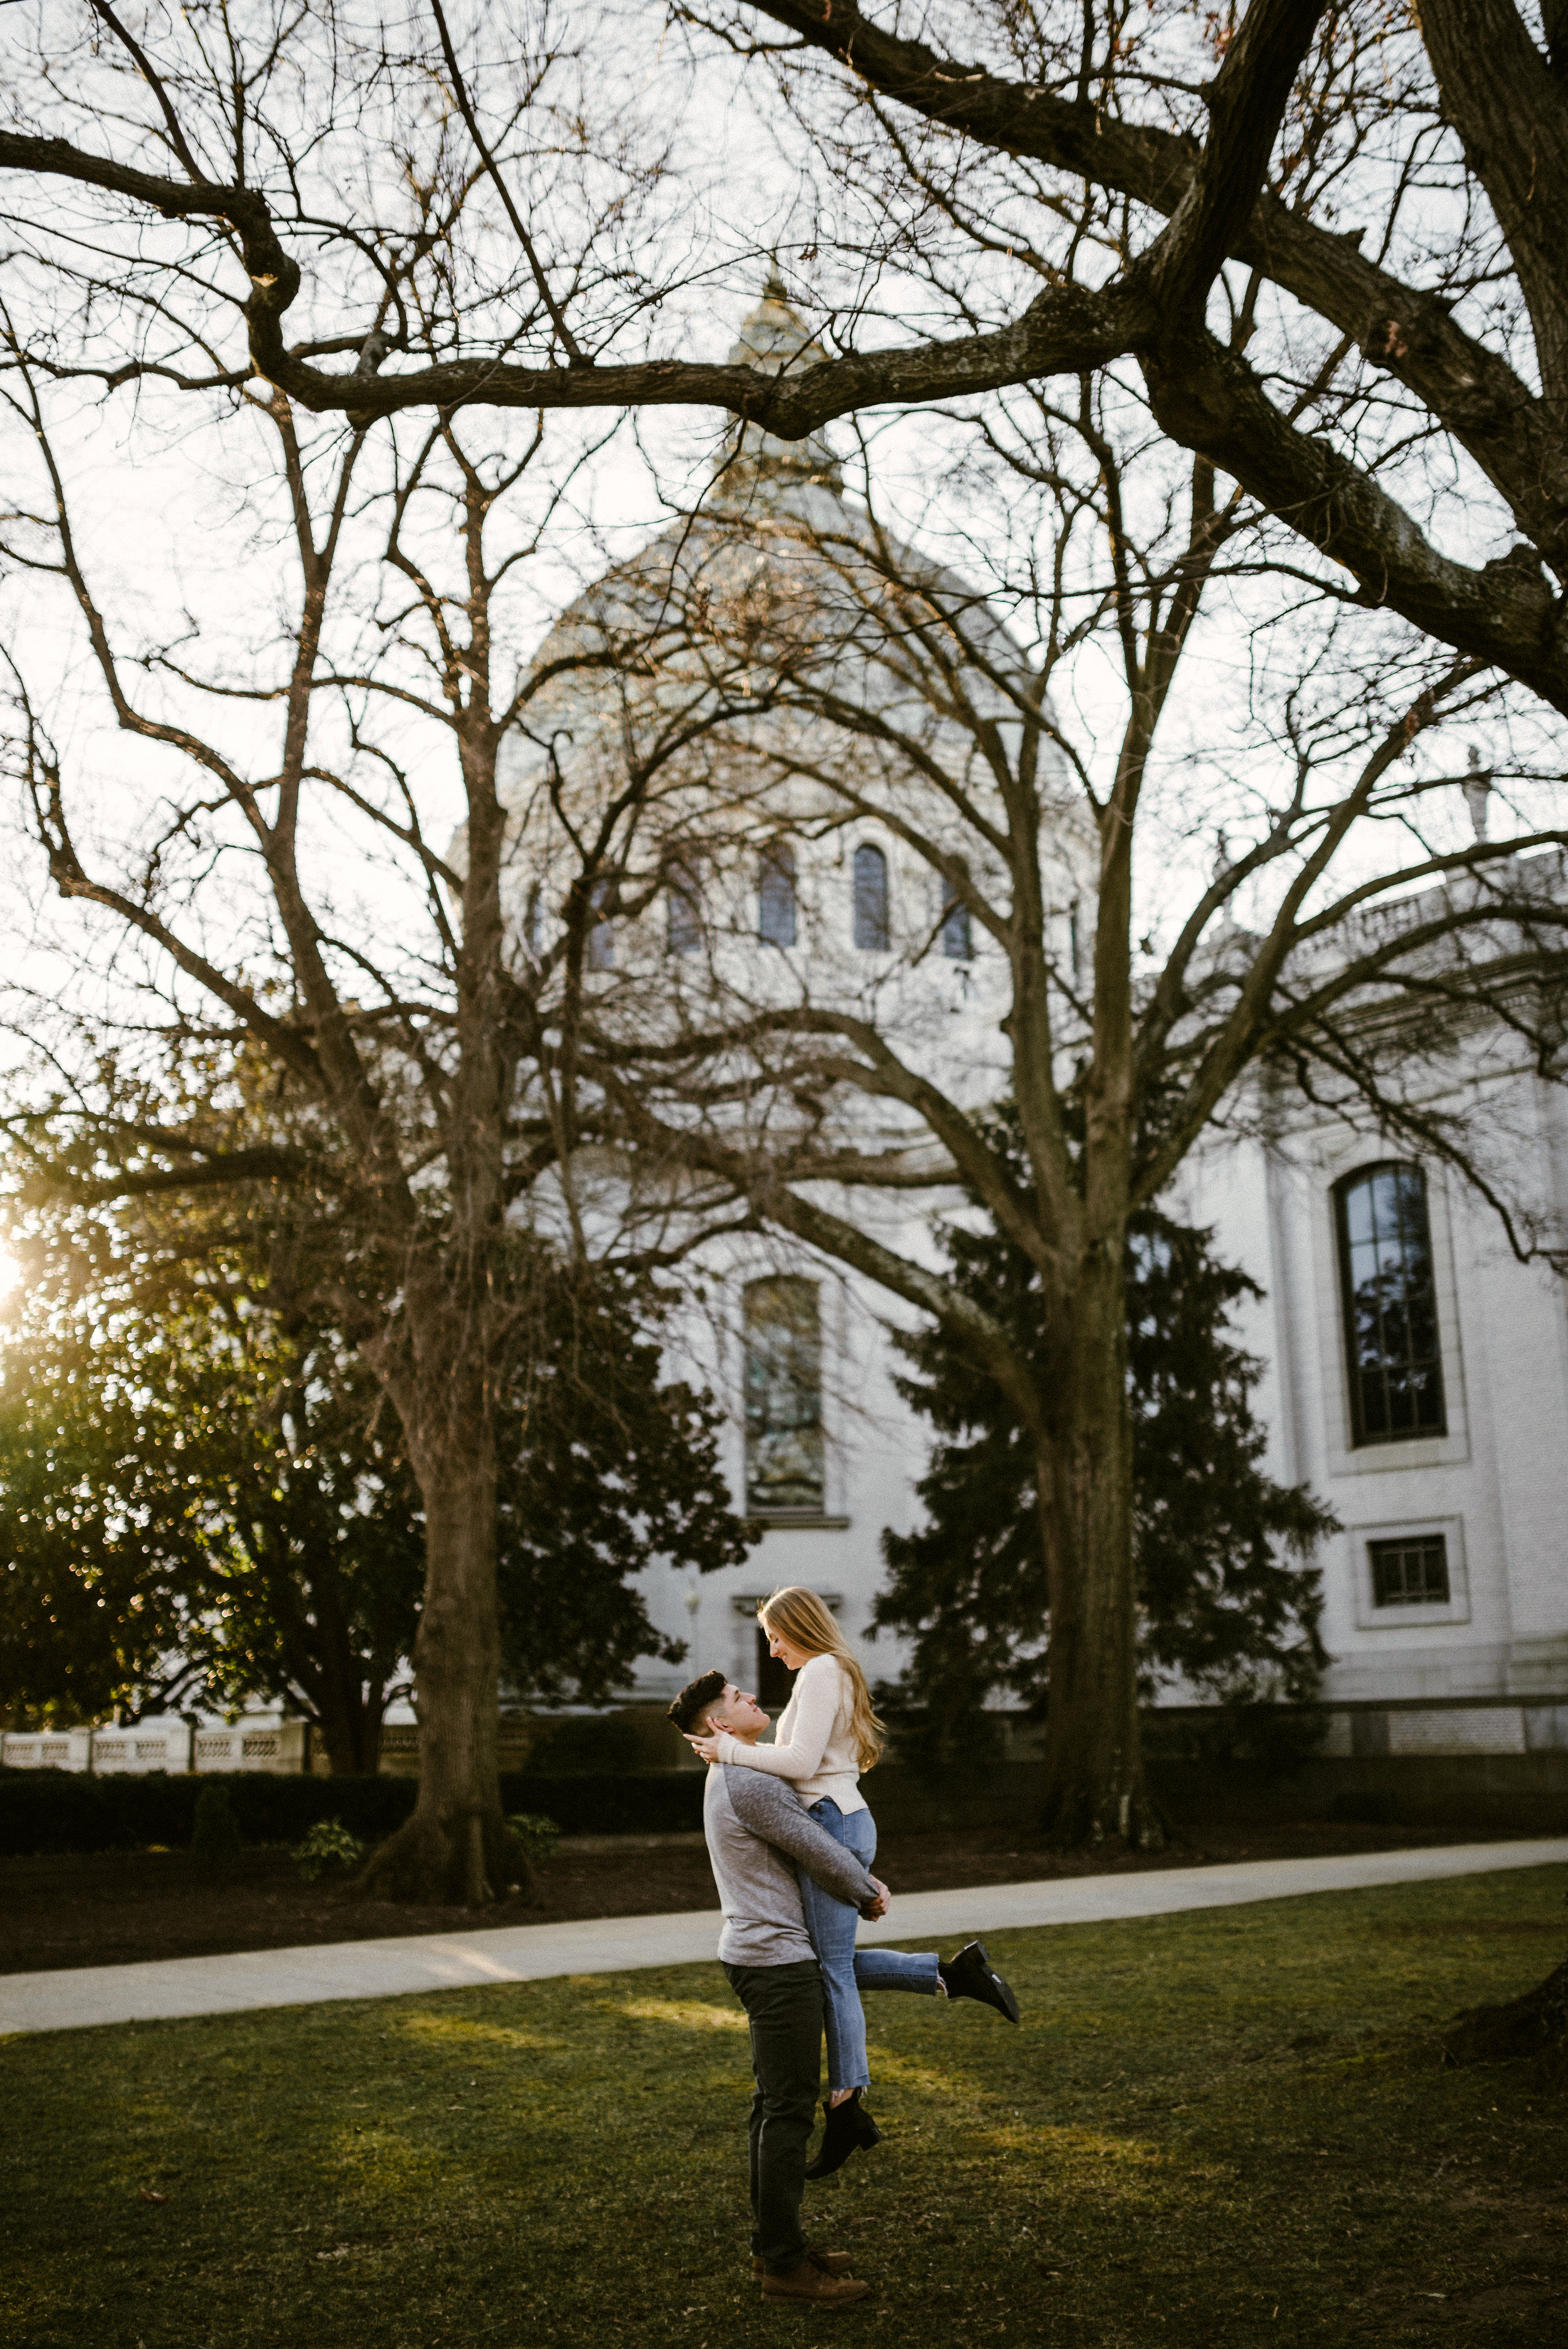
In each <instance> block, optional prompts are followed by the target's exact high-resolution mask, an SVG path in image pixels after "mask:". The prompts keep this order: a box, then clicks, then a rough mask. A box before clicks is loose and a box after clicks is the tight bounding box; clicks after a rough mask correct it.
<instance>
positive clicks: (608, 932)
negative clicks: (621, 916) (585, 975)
mask: <svg viewBox="0 0 1568 2349" xmlns="http://www.w3.org/2000/svg"><path fill="white" fill-rule="evenodd" d="M609 901H610V884H609V883H608V881H595V882H594V884H593V889H592V890H591V891H590V893H589V897H588V902H589V904H590V905H592V906H593V911H594V912H595V913H597V912H598V911H599V908H600V907H601V905H608V903H609ZM588 968H589V969H590V970H614V968H615V925H614V922H610V921H597V922H594V923H593V924H592V925H591V926H590V928H589V931H588Z"/></svg>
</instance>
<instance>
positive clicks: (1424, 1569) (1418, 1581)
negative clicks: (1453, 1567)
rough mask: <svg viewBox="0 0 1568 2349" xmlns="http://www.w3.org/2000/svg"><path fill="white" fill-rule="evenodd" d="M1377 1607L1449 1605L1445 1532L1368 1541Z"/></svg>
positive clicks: (1373, 1594)
mask: <svg viewBox="0 0 1568 2349" xmlns="http://www.w3.org/2000/svg"><path fill="white" fill-rule="evenodd" d="M1367 1555H1368V1557H1370V1558H1371V1561H1372V1604H1373V1605H1374V1607H1446V1606H1447V1605H1448V1604H1449V1597H1450V1592H1449V1545H1448V1541H1447V1538H1446V1537H1445V1536H1444V1535H1442V1534H1406V1535H1402V1536H1401V1537H1399V1539H1398V1540H1397V1541H1375V1542H1368V1543H1367Z"/></svg>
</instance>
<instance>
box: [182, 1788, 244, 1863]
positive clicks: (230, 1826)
mask: <svg viewBox="0 0 1568 2349" xmlns="http://www.w3.org/2000/svg"><path fill="white" fill-rule="evenodd" d="M244 1847H245V1839H244V1837H243V1836H242V1834H241V1833H240V1822H239V1820H238V1819H237V1818H236V1817H235V1816H234V1806H233V1804H232V1802H231V1800H230V1798H229V1789H228V1788H227V1786H225V1785H224V1784H223V1782H222V1779H221V1778H208V1779H205V1780H204V1781H203V1782H202V1786H201V1793H200V1794H199V1795H197V1797H196V1816H195V1819H194V1821H193V1823H192V1826H191V1858H192V1859H193V1860H195V1861H196V1862H197V1864H198V1866H199V1867H201V1868H203V1869H205V1870H206V1871H207V1873H208V1874H209V1875H213V1876H218V1875H221V1874H222V1871H223V1870H224V1869H225V1868H232V1866H233V1864H234V1862H235V1860H236V1859H238V1857H239V1856H240V1854H241V1852H242V1850H243V1849H244Z"/></svg>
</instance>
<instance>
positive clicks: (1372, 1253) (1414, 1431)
mask: <svg viewBox="0 0 1568 2349" xmlns="http://www.w3.org/2000/svg"><path fill="white" fill-rule="evenodd" d="M1335 1204H1336V1211H1337V1217H1338V1224H1339V1275H1340V1283H1341V1288H1342V1293H1343V1300H1344V1309H1345V1347H1346V1356H1347V1358H1348V1362H1349V1371H1350V1415H1351V1421H1352V1425H1353V1432H1354V1433H1353V1440H1354V1442H1355V1443H1357V1444H1403V1443H1406V1442H1408V1440H1409V1438H1410V1437H1412V1436H1420V1435H1442V1434H1444V1433H1446V1432H1447V1427H1448V1422H1447V1418H1446V1415H1445V1413H1444V1410H1443V1371H1442V1361H1441V1357H1440V1350H1439V1335H1438V1299H1437V1289H1436V1284H1435V1282H1434V1280H1433V1278H1432V1233H1431V1225H1430V1222H1429V1217H1428V1215H1427V1183H1426V1177H1425V1175H1424V1174H1422V1173H1421V1170H1420V1168H1419V1167H1418V1166H1401V1165H1395V1164H1388V1165H1383V1166H1364V1167H1362V1168H1361V1170H1360V1171H1359V1173H1357V1174H1352V1175H1349V1176H1347V1178H1346V1181H1344V1182H1343V1183H1341V1184H1340V1185H1339V1186H1338V1188H1337V1190H1336V1194H1335Z"/></svg>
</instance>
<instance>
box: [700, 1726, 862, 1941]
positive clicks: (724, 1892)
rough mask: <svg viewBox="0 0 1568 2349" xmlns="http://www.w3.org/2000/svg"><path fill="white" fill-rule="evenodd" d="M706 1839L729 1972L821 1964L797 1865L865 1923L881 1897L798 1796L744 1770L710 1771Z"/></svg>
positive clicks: (737, 1766)
mask: <svg viewBox="0 0 1568 2349" xmlns="http://www.w3.org/2000/svg"><path fill="white" fill-rule="evenodd" d="M702 1824H703V1831H704V1833H705V1834H706V1835H707V1856H708V1857H709V1859H710V1860H711V1861H712V1862H713V1874H714V1881H715V1882H716V1883H717V1886H718V1905H719V1907H720V1908H721V1909H723V1911H724V1930H723V1931H722V1932H721V1933H720V1935H719V1937H718V1954H719V1956H720V1958H721V1959H722V1960H723V1961H724V1962H725V1963H726V1964H727V1965H731V1966H792V1965H798V1964H799V1961H801V1959H802V1958H811V1957H815V1955H816V1951H814V1950H813V1949H812V1947H811V1937H810V1934H809V1933H808V1932H807V1930H806V1916H805V1911H804V1910H803V1909H802V1908H801V1906H800V1887H799V1882H798V1880H797V1878H796V1874H795V1868H796V1865H797V1863H798V1864H799V1866H800V1867H801V1868H804V1869H805V1870H806V1873H807V1875H808V1876H810V1877H811V1878H813V1879H814V1880H815V1882H817V1883H818V1884H820V1886H821V1888H822V1889H823V1891H824V1892H830V1893H831V1894H832V1895H833V1898H834V1899H836V1900H844V1901H847V1902H848V1903H849V1905H850V1907H851V1908H852V1909H859V1910H860V1911H861V1915H862V1916H864V1915H866V1914H867V1912H868V1911H869V1910H870V1909H872V1906H873V1905H874V1904H875V1901H876V1899H877V1889H876V1886H875V1885H874V1884H873V1883H872V1879H871V1878H870V1877H869V1876H868V1875H867V1873H866V1871H865V1869H864V1868H862V1867H861V1863H860V1861H859V1860H858V1859H857V1858H856V1857H855V1856H854V1854H853V1852H852V1851H848V1850H846V1849H845V1847H844V1846H843V1845H842V1844H841V1843H835V1842H834V1840H833V1838H832V1837H831V1836H830V1834H829V1833H828V1831H827V1829H826V1827H820V1826H818V1825H817V1822H816V1820H815V1819H814V1818H812V1817H811V1816H810V1813H809V1812H808V1810H807V1809H806V1806H805V1805H804V1804H803V1803H802V1802H801V1801H800V1799H799V1795H796V1794H795V1793H794V1792H793V1790H792V1789H791V1788H790V1787H789V1786H787V1785H784V1783H783V1781H782V1780H781V1779H779V1778H773V1777H769V1775H768V1774H767V1773H766V1772H765V1771H762V1770H748V1769H747V1768H746V1766H745V1764H743V1763H739V1762H729V1763H725V1762H713V1763H710V1764H708V1772H707V1788H706V1790H705V1792H704V1795H703V1804H702Z"/></svg>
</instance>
